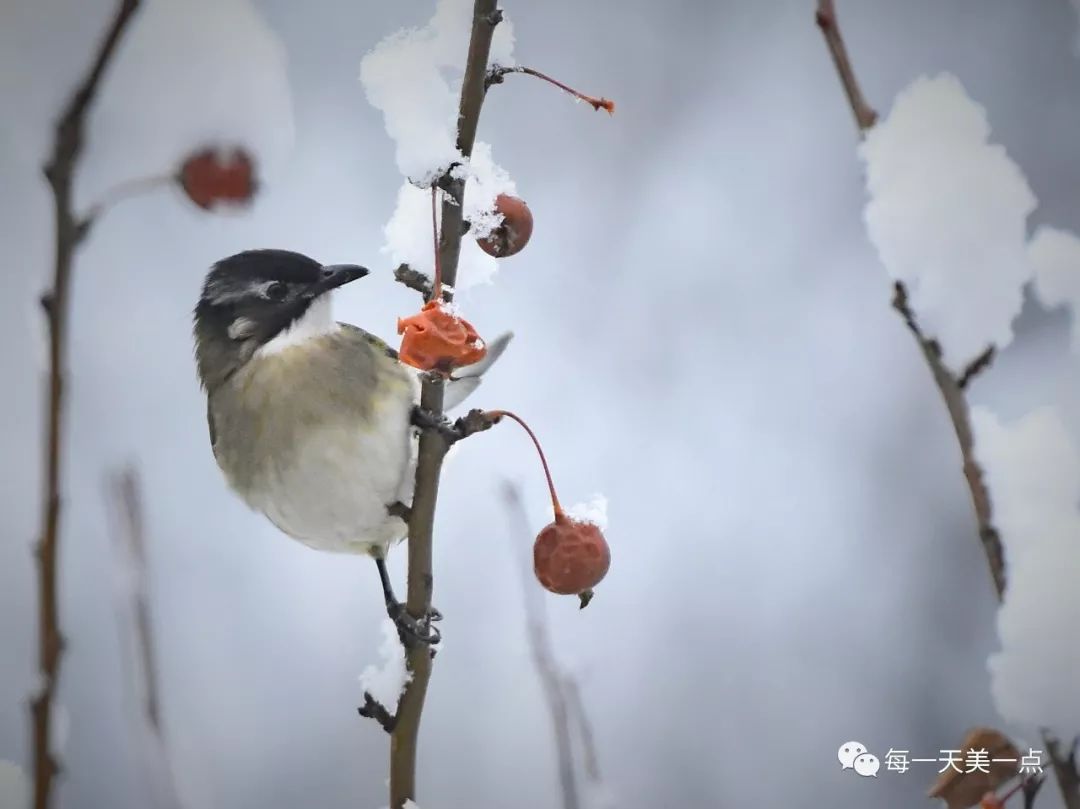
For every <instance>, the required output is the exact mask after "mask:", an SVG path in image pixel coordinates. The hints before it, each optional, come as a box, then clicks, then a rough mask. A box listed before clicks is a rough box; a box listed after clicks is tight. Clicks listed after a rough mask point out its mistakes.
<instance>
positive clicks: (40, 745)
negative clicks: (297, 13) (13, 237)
mask: <svg viewBox="0 0 1080 809" xmlns="http://www.w3.org/2000/svg"><path fill="white" fill-rule="evenodd" d="M138 5H139V3H138V0H121V2H120V3H119V4H118V6H117V8H116V12H115V14H114V16H113V19H112V22H111V23H110V25H109V28H108V30H107V32H106V34H105V36H104V38H103V39H102V40H101V44H100V45H99V46H98V48H97V51H96V53H95V54H94V59H93V61H92V62H91V65H90V69H89V70H88V72H87V73H86V75H85V77H84V78H83V79H82V80H81V81H80V83H79V84H78V86H77V87H76V89H75V91H74V93H73V94H72V96H71V98H70V100H69V101H68V102H67V105H66V106H65V108H64V110H63V112H62V113H61V115H60V117H59V119H58V120H57V122H56V129H55V132H54V137H53V144H52V151H51V153H50V156H49V160H48V162H47V163H46V165H45V178H46V180H48V183H49V188H50V189H51V191H52V196H53V203H54V208H55V241H56V244H55V250H56V255H55V259H54V264H53V276H52V283H51V286H50V288H49V289H48V290H47V291H46V292H45V293H44V294H43V295H42V297H41V304H42V307H43V308H44V310H45V317H46V320H47V322H48V330H49V371H48V374H49V382H48V393H47V395H46V398H45V425H46V437H45V442H44V471H45V480H44V493H43V498H42V506H43V511H44V513H43V515H42V527H41V536H40V539H39V542H38V546H37V551H36V554H37V563H38V576H39V579H38V590H39V596H38V597H39V615H38V621H39V626H38V635H39V644H38V656H39V666H40V686H39V689H40V690H39V691H38V693H37V694H36V695H35V696H34V698H33V701H32V703H31V711H32V715H33V757H34V758H33V763H34V807H35V809H47V807H48V806H49V802H50V796H51V794H52V786H53V778H54V776H55V774H56V772H57V771H58V769H59V764H58V762H57V761H56V760H55V758H54V756H53V753H52V749H51V747H50V741H49V730H50V724H51V718H52V708H53V697H54V695H55V693H56V686H57V679H58V677H59V674H60V658H61V655H62V653H63V645H64V641H63V636H62V634H61V631H60V620H59V597H58V594H57V576H56V571H57V560H58V556H59V542H60V479H61V472H62V466H61V462H62V460H63V415H64V407H63V405H64V384H65V375H66V364H67V327H68V312H69V308H70V300H69V295H70V289H71V271H72V264H73V261H74V257H75V251H76V249H77V248H78V246H79V244H80V243H81V242H82V240H83V239H84V238H85V237H86V234H87V232H88V230H89V227H90V223H91V220H89V219H79V218H78V217H77V216H76V214H75V211H74V207H73V199H72V192H73V181H74V176H75V170H76V168H77V166H78V162H79V158H80V157H81V155H82V150H83V141H84V128H85V123H86V118H87V113H88V112H89V110H90V107H91V104H92V103H93V101H94V97H95V95H96V93H97V90H98V86H99V85H100V83H101V79H102V77H103V76H104V74H105V71H106V69H107V68H108V65H109V62H110V61H111V59H112V57H113V55H114V54H115V52H116V48H117V46H118V45H119V43H120V38H121V37H122V36H123V33H124V31H125V30H126V28H127V26H128V23H129V22H130V21H131V19H132V17H133V15H134V14H135V11H136V9H137V8H138Z"/></svg>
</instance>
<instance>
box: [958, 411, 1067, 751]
mask: <svg viewBox="0 0 1080 809" xmlns="http://www.w3.org/2000/svg"><path fill="white" fill-rule="evenodd" d="M971 416H972V427H973V429H974V433H975V445H976V448H977V449H976V454H977V458H978V461H979V463H980V464H981V465H982V467H983V470H984V473H985V476H986V482H987V485H988V487H989V489H990V496H991V498H992V500H993V503H994V520H995V524H996V525H997V528H998V530H999V532H1000V533H1001V538H1002V542H1003V543H1004V546H1005V561H1006V569H1007V570H1008V588H1007V590H1006V593H1005V602H1004V604H1003V605H1002V607H1001V609H1000V610H999V611H998V636H999V639H1000V641H1001V651H1000V652H998V653H997V654H994V655H992V656H991V657H990V661H989V669H990V673H991V679H992V683H991V686H992V691H993V696H994V701H995V703H996V705H997V708H998V710H999V711H1000V713H1001V715H1002V716H1003V717H1004V718H1005V719H1007V720H1008V721H1010V722H1017V723H1028V724H1030V725H1037V726H1045V727H1050V728H1058V729H1061V731H1062V732H1066V733H1067V734H1069V735H1071V734H1073V733H1075V731H1076V729H1077V728H1080V700H1077V699H1076V672H1078V671H1080V643H1078V642H1077V637H1076V626H1077V625H1080V589H1078V588H1077V586H1076V583H1077V581H1080V455H1078V454H1077V448H1076V446H1075V444H1074V442H1073V440H1072V438H1071V436H1070V435H1069V432H1068V430H1067V429H1066V427H1065V424H1064V423H1063V422H1062V419H1061V415H1060V413H1059V412H1058V411H1057V409H1056V408H1054V407H1050V406H1047V407H1041V408H1039V409H1037V410H1035V411H1033V412H1031V413H1028V414H1027V415H1026V416H1024V417H1023V418H1021V419H1020V420H1018V421H1017V422H1015V423H1013V424H1002V423H1001V422H1000V421H999V420H998V418H997V416H996V415H995V414H994V413H992V412H990V411H989V410H987V409H986V408H974V409H973V410H972V414H971Z"/></svg>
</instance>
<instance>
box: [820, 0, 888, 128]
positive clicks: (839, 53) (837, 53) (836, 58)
mask: <svg viewBox="0 0 1080 809" xmlns="http://www.w3.org/2000/svg"><path fill="white" fill-rule="evenodd" d="M814 20H815V22H817V26H818V28H820V29H821V33H822V35H823V36H824V37H825V44H826V45H828V47H829V53H830V54H831V55H832V59H833V64H834V65H835V66H836V72H837V74H838V75H839V77H840V83H841V84H842V85H844V92H845V93H846V94H847V98H848V104H849V105H850V106H851V112H852V114H853V115H854V116H855V125H856V126H858V127H859V131H860V132H863V131H865V130H867V129H869V128H870V127H872V126H873V125H874V123H875V122H876V121H877V113H876V112H875V111H874V108H873V107H871V106H870V105H869V104H868V103H866V99H865V98H864V97H863V94H862V90H861V89H860V88H859V82H858V80H857V79H856V78H855V69H854V68H853V67H852V66H851V59H850V58H849V57H848V52H847V46H846V45H844V38H843V37H842V36H841V35H840V25H839V24H838V23H837V20H836V6H835V4H834V3H833V0H818V4H817V14H816V15H815V16H814Z"/></svg>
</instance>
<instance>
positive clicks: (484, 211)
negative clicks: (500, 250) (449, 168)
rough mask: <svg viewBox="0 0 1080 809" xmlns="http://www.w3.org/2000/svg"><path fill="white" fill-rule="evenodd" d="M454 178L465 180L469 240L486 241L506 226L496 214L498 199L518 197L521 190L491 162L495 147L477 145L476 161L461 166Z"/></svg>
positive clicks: (469, 161) (458, 167) (502, 170)
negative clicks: (501, 227) (511, 196)
mask: <svg viewBox="0 0 1080 809" xmlns="http://www.w3.org/2000/svg"><path fill="white" fill-rule="evenodd" d="M452 175H453V176H454V177H457V178H464V179H465V210H464V216H465V219H466V221H468V222H470V223H471V228H470V230H469V236H470V237H471V238H474V239H482V238H483V237H485V236H490V235H491V232H492V231H493V230H494V229H495V228H497V227H498V226H499V225H500V224H502V220H503V217H502V214H500V213H496V211H495V199H496V198H497V197H498V196H499V194H510V195H516V194H517V186H516V185H515V184H514V181H513V180H511V179H510V175H509V174H507V173H506V171H505V170H504V169H503V168H502V167H501V166H499V165H497V164H496V163H495V161H494V160H492V159H491V144H488V143H484V142H483V141H477V142H476V143H475V144H474V145H473V153H472V157H471V158H470V159H469V160H468V161H467V162H464V163H462V164H460V165H459V166H457V167H456V168H455V169H454V171H453V172H452Z"/></svg>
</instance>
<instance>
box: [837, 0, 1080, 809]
mask: <svg viewBox="0 0 1080 809" xmlns="http://www.w3.org/2000/svg"><path fill="white" fill-rule="evenodd" d="M816 22H817V25H818V27H819V28H820V29H821V32H822V34H823V35H824V37H825V42H826V44H827V45H828V47H829V51H830V53H831V54H832V56H833V62H834V64H835V66H836V71H837V74H838V76H839V78H840V83H841V84H842V85H843V87H844V91H845V93H846V94H847V98H848V103H849V104H850V106H851V111H852V114H853V115H854V116H855V122H856V125H857V127H858V129H859V133H860V135H861V134H865V132H866V130H867V129H869V128H870V127H871V126H873V125H874V122H875V121H876V120H877V114H876V113H875V112H874V110H873V108H872V107H870V105H869V104H867V102H866V100H865V99H864V98H863V96H862V92H861V90H860V89H859V84H858V82H857V81H856V79H855V70H854V68H853V67H852V64H851V59H850V57H849V56H848V53H847V49H846V47H845V46H844V40H843V37H842V36H841V35H840V25H839V22H838V20H837V17H836V9H835V7H834V3H833V0H818V7H817V15H816ZM893 308H895V309H896V311H897V312H899V313H900V316H901V317H902V318H903V319H904V322H905V323H906V324H907V327H908V329H909V330H910V331H911V333H912V335H913V336H914V337H915V339H916V341H917V342H918V344H919V348H920V349H921V350H922V353H923V356H924V357H925V359H926V363H927V365H929V367H930V371H931V373H932V374H933V376H934V382H935V383H936V384H937V386H938V390H939V391H940V392H941V397H942V399H943V400H944V402H945V407H946V410H947V411H948V413H949V419H950V421H951V422H952V425H953V431H954V432H955V433H956V440H957V444H958V445H959V447H960V455H961V457H962V459H963V464H964V478H965V480H967V484H968V490H969V491H970V493H971V502H972V505H973V506H974V509H975V519H976V524H977V526H978V530H979V540H980V541H981V543H982V546H983V552H984V554H985V555H986V561H987V564H988V565H989V568H990V577H991V579H992V580H993V584H994V591H995V593H996V594H997V598H998V601H999V602H1001V601H1003V600H1004V598H1005V588H1006V585H1007V578H1006V570H1005V555H1004V551H1003V548H1002V543H1001V536H1000V534H999V533H998V531H997V529H996V528H995V527H994V522H993V505H992V501H991V499H990V492H989V490H988V489H987V487H986V483H985V482H984V481H983V474H982V469H981V468H980V467H979V465H978V463H977V462H976V460H975V441H974V437H973V435H972V431H971V414H970V410H969V408H968V402H967V398H966V397H965V396H964V388H965V387H966V386H967V385H968V383H969V382H970V381H971V380H972V378H974V376H975V375H976V374H978V373H979V372H980V371H981V370H983V369H985V368H986V367H987V366H988V365H989V364H990V362H991V360H992V359H993V347H991V348H988V349H987V350H986V351H985V352H983V353H982V354H981V355H979V357H977V358H976V359H975V360H974V361H973V362H972V363H971V364H969V365H968V367H967V368H966V369H965V371H964V373H963V374H962V375H961V376H960V377H959V378H957V377H956V376H955V375H954V374H953V373H952V372H951V371H950V370H949V369H948V368H947V367H946V366H945V364H944V362H943V361H942V357H941V348H940V346H939V345H938V344H937V342H936V341H935V340H932V339H929V338H927V337H926V336H925V335H924V334H923V333H922V330H921V329H920V328H919V324H918V322H917V321H916V319H915V315H914V312H913V311H912V310H911V307H910V306H909V304H908V299H907V290H906V289H905V288H904V286H903V284H901V283H900V282H897V283H896V285H895V288H894V295H893ZM1041 733H1042V739H1043V744H1044V745H1045V746H1046V752H1047V755H1048V756H1049V757H1050V761H1051V763H1052V764H1053V767H1054V773H1055V776H1056V778H1057V782H1058V788H1059V789H1060V790H1061V797H1062V800H1063V801H1064V803H1065V807H1066V809H1080V771H1078V769H1077V766H1076V758H1075V749H1076V744H1075V742H1074V744H1073V746H1072V747H1071V748H1070V752H1069V754H1068V755H1064V754H1062V752H1061V749H1060V742H1059V741H1058V740H1057V739H1056V738H1055V737H1054V735H1053V734H1052V733H1050V731H1048V730H1046V729H1043V730H1042V732H1041Z"/></svg>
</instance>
